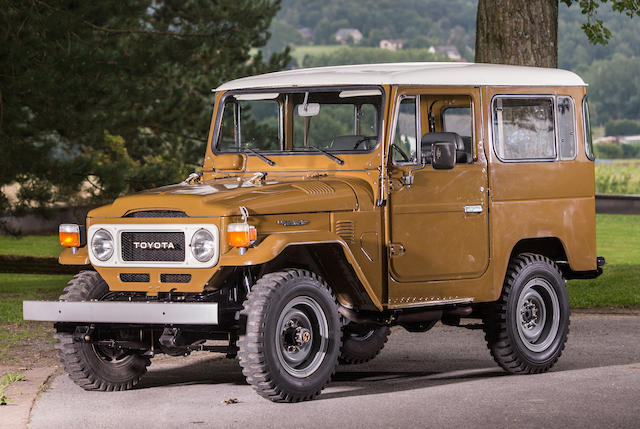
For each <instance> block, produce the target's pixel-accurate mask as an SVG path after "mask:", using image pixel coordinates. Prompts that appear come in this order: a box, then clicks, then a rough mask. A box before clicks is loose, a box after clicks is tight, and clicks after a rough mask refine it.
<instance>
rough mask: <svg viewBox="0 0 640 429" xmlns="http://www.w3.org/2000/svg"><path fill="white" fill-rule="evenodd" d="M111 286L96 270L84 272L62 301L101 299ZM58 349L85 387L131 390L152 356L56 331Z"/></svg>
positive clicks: (67, 367) (68, 366)
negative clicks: (102, 344)
mask: <svg viewBox="0 0 640 429" xmlns="http://www.w3.org/2000/svg"><path fill="white" fill-rule="evenodd" d="M108 292H109V287H108V286H107V283H106V282H105V281H104V279H103V278H102V277H100V274H98V273H97V272H95V271H82V272H80V273H79V274H77V275H76V276H75V277H74V278H73V279H72V280H71V281H70V282H69V283H68V285H67V287H66V288H65V289H64V293H63V294H62V295H61V296H60V300H61V301H89V300H92V299H100V298H102V297H103V296H105V295H106V294H107V293H108ZM55 338H56V340H57V342H56V345H55V347H56V349H57V350H58V356H59V357H60V360H61V361H62V364H63V366H64V368H65V370H66V371H67V372H68V373H69V377H70V378H71V379H72V380H73V381H74V382H75V383H76V384H77V385H78V386H80V387H82V388H83V389H85V390H106V391H112V390H127V389H130V388H132V387H133V386H135V385H136V384H137V383H138V382H139V381H140V379H141V378H142V376H143V375H144V374H145V372H146V371H147V366H149V364H150V363H151V362H150V361H149V359H148V358H146V357H144V356H141V355H140V354H138V353H136V352H133V351H130V350H123V349H117V348H115V347H107V346H98V345H94V344H91V343H82V342H77V341H74V339H73V332H66V331H58V332H57V333H56V334H55Z"/></svg>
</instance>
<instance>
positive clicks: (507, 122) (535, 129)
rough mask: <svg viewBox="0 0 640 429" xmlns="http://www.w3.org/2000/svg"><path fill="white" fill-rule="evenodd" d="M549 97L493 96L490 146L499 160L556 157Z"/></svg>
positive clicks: (550, 158) (550, 99)
mask: <svg viewBox="0 0 640 429" xmlns="http://www.w3.org/2000/svg"><path fill="white" fill-rule="evenodd" d="M553 104H554V103H553V98H552V97H522V98H518V97H496V98H495V99H494V101H493V136H494V148H495V151H496V154H497V155H498V157H499V158H500V159H502V160H553V159H555V158H556V145H555V130H554V117H553V116H554V113H553Z"/></svg>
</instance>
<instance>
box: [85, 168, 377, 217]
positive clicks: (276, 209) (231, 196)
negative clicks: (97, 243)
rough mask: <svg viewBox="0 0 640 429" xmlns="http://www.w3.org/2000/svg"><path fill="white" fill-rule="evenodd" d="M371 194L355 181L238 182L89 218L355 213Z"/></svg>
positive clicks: (131, 200) (177, 191)
mask: <svg viewBox="0 0 640 429" xmlns="http://www.w3.org/2000/svg"><path fill="white" fill-rule="evenodd" d="M372 203H373V193H372V190H371V189H370V187H369V186H368V185H367V183H366V182H365V181H364V180H360V179H354V178H322V179H300V178H297V179H281V180H269V181H267V182H266V183H254V182H251V181H248V180H238V178H227V179H217V180H212V181H208V182H204V183H197V184H188V183H184V182H183V183H179V184H176V185H169V186H164V187H161V188H156V189H151V190H148V191H144V192H141V193H138V194H134V195H130V196H126V197H122V198H118V199H117V200H115V201H114V202H113V204H110V205H107V206H103V207H100V208H97V209H94V210H92V211H91V212H89V217H122V216H125V215H127V214H128V213H132V212H136V211H146V210H176V211H183V212H185V213H186V214H187V215H188V216H193V217H200V216H202V217H210V216H231V215H238V214H240V209H239V208H240V206H244V207H246V208H247V209H248V210H249V213H250V214H279V213H309V212H329V211H349V210H358V209H359V208H362V205H363V204H365V205H367V206H371V205H372Z"/></svg>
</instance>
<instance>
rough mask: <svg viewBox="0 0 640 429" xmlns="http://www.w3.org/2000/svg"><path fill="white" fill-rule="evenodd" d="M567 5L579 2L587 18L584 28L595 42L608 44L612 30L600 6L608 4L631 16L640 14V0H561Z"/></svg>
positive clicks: (613, 8) (616, 10)
mask: <svg viewBox="0 0 640 429" xmlns="http://www.w3.org/2000/svg"><path fill="white" fill-rule="evenodd" d="M560 1H561V2H562V3H564V4H566V5H567V6H571V5H573V4H577V5H578V6H579V7H580V12H581V13H582V14H583V15H584V16H585V17H586V18H587V22H585V23H584V24H582V29H583V30H584V32H585V34H586V35H587V37H588V38H589V41H590V42H591V43H593V44H597V43H599V44H607V42H608V41H609V40H610V39H611V35H612V33H611V30H610V29H609V28H608V27H607V26H606V25H605V24H604V21H603V19H602V18H601V17H600V16H599V12H600V7H601V6H602V5H605V4H608V5H610V6H611V9H612V10H613V11H614V12H617V13H620V14H624V15H626V16H628V17H629V18H633V17H634V16H640V2H638V0H560Z"/></svg>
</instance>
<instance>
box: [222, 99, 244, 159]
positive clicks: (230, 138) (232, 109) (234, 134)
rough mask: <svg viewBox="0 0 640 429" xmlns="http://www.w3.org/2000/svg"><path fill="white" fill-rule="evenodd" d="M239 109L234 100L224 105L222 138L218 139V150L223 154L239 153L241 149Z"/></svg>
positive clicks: (228, 100)
mask: <svg viewBox="0 0 640 429" xmlns="http://www.w3.org/2000/svg"><path fill="white" fill-rule="evenodd" d="M237 107H238V104H237V103H236V102H235V100H233V99H232V98H228V99H227V101H226V102H225V103H224V110H223V114H222V123H221V124H220V137H218V150H219V151H221V152H233V151H237V150H238V149H239V147H240V135H239V134H238V111H237Z"/></svg>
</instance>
